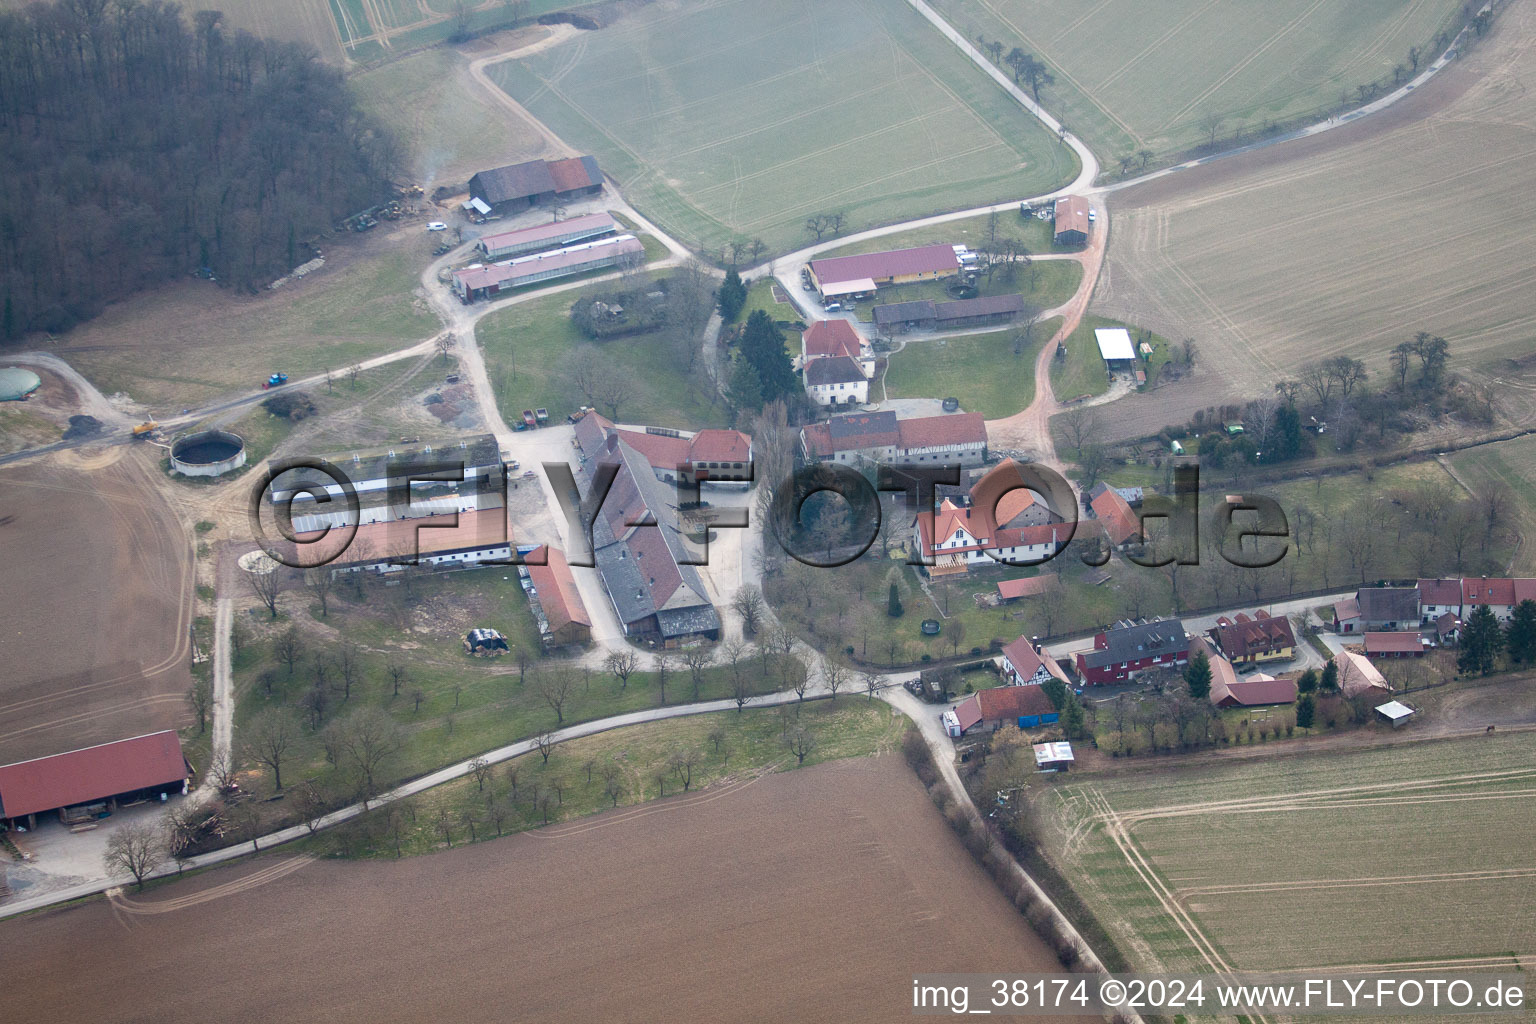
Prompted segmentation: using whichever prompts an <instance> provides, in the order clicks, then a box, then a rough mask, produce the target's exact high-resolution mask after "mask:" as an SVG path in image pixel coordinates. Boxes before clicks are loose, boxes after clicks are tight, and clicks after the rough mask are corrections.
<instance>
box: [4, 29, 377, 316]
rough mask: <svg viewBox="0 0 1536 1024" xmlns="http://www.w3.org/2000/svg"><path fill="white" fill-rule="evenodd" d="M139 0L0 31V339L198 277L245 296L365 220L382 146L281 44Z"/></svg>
mask: <svg viewBox="0 0 1536 1024" xmlns="http://www.w3.org/2000/svg"><path fill="white" fill-rule="evenodd" d="M221 18H222V15H220V14H219V13H218V12H217V11H199V12H197V14H196V15H195V16H194V17H193V20H192V23H191V24H188V22H187V21H186V20H185V19H184V18H183V17H182V13H181V9H180V8H179V7H177V6H176V5H174V4H168V3H162V2H159V0H152V2H149V3H138V2H136V0H117V2H109V0H59V2H56V3H53V4H38V5H34V6H31V7H28V8H27V9H26V10H24V11H21V12H16V13H4V14H0V176H3V180H4V181H5V183H6V189H5V191H4V194H3V195H0V337H5V338H13V337H17V336H19V335H20V334H22V333H24V332H26V331H29V330H48V331H59V330H64V329H67V328H68V327H70V326H72V325H73V324H75V323H77V322H79V321H80V320H83V319H87V318H89V317H91V316H94V315H96V314H97V313H99V312H100V311H101V309H102V308H103V307H104V306H105V304H106V303H108V302H110V301H112V300H114V299H119V298H122V297H124V296H126V295H128V294H131V293H132V292H134V291H137V290H139V289H142V288H144V287H146V286H149V285H151V284H154V283H155V282H158V281H162V280H165V279H167V278H170V277H174V276H179V275H182V274H188V273H194V272H197V271H198V270H199V269H201V268H205V267H206V268H208V270H209V271H211V272H212V274H213V275H214V276H216V277H217V279H218V280H219V281H220V282H221V283H224V284H232V285H235V286H237V287H252V286H255V285H258V284H260V283H264V282H265V281H267V280H270V279H272V278H275V277H278V276H280V275H281V274H283V273H284V272H286V271H287V270H288V269H290V268H291V267H293V266H295V265H296V264H298V263H301V262H303V261H304V260H305V259H307V258H309V253H308V250H307V249H305V248H304V246H303V241H304V240H305V239H308V238H312V237H314V235H315V234H316V233H317V232H319V231H322V230H324V229H326V228H328V227H329V226H330V225H331V224H332V223H333V222H335V221H336V220H337V219H339V218H341V217H344V216H346V215H347V214H349V213H351V212H353V211H355V210H357V209H360V208H363V207H366V206H369V205H371V204H372V203H373V202H374V201H375V199H376V197H378V196H379V195H380V194H381V192H382V190H383V189H384V188H385V187H386V185H387V182H388V179H389V177H390V175H391V173H392V172H393V171H394V169H395V161H396V155H395V154H396V151H395V146H394V144H393V141H392V140H391V138H390V137H389V136H388V135H387V134H386V133H385V132H384V131H383V130H382V129H381V128H380V127H379V126H378V125H376V124H374V123H372V122H371V121H370V120H369V119H368V118H367V117H366V116H365V115H364V114H363V113H362V112H361V111H360V110H359V109H358V107H357V106H356V104H355V103H354V102H353V98H352V96H351V94H350V93H349V92H348V90H347V87H346V84H345V82H344V80H343V79H342V76H341V75H340V73H339V72H337V71H335V70H333V69H331V68H328V67H326V66H325V65H324V64H322V63H320V61H319V59H318V58H317V57H316V56H315V55H314V54H313V53H312V52H310V51H308V50H306V49H304V48H303V47H299V46H296V45H293V44H290V43H277V42H272V41H269V40H264V39H258V38H256V37H254V36H251V35H249V34H247V33H245V32H235V33H225V32H224V31H222V30H221V29H220V27H219V25H220V21H221Z"/></svg>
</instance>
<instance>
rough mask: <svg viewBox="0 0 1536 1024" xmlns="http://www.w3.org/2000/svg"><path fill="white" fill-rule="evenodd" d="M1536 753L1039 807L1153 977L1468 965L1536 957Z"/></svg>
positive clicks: (1153, 783)
mask: <svg viewBox="0 0 1536 1024" xmlns="http://www.w3.org/2000/svg"><path fill="white" fill-rule="evenodd" d="M1533 755H1536V734H1531V733H1518V734H1499V735H1498V736H1489V737H1482V736H1478V737H1475V738H1465V739H1458V740H1448V741H1439V742H1424V743H1405V744H1400V745H1394V746H1390V747H1379V748H1374V749H1367V750H1354V751H1351V750H1334V751H1329V752H1328V753H1326V754H1317V755H1311V756H1307V755H1301V756H1293V757H1271V758H1265V759H1263V760H1258V761H1254V760H1246V761H1243V762H1237V761H1228V762H1223V763H1218V764H1215V765H1207V766H1203V767H1190V768H1177V767H1174V768H1168V769H1165V770H1157V771H1149V772H1145V773H1138V774H1120V775H1115V776H1111V777H1102V778H1097V779H1087V778H1081V777H1079V776H1076V775H1074V776H1072V777H1071V781H1066V780H1063V783H1064V784H1056V785H1052V784H1050V783H1046V784H1039V785H1038V790H1037V792H1036V793H1035V794H1034V795H1033V800H1034V802H1035V804H1036V806H1037V807H1038V808H1039V809H1040V810H1041V811H1042V814H1043V816H1044V818H1045V819H1046V820H1047V821H1048V827H1047V828H1046V830H1045V831H1046V834H1047V835H1049V836H1050V837H1051V838H1050V839H1049V841H1048V849H1049V856H1050V859H1051V861H1052V862H1053V863H1054V864H1055V865H1056V867H1057V869H1058V870H1060V871H1061V872H1062V873H1063V874H1064V875H1065V876H1066V877H1067V878H1068V880H1069V881H1070V883H1071V884H1072V886H1073V888H1074V889H1075V890H1076V891H1077V893H1078V894H1079V895H1080V896H1081V897H1082V898H1083V899H1084V901H1085V902H1086V903H1087V904H1088V905H1089V907H1090V908H1091V909H1092V911H1093V913H1094V914H1095V916H1096V917H1098V919H1099V921H1100V923H1102V924H1103V925H1104V926H1105V927H1106V928H1107V930H1108V931H1109V933H1110V934H1111V935H1112V936H1113V937H1114V938H1115V941H1116V942H1117V944H1118V945H1120V947H1121V950H1122V952H1124V953H1125V954H1126V956H1127V958H1128V959H1129V960H1130V961H1131V962H1132V963H1133V965H1134V967H1135V969H1137V970H1144V971H1170V972H1179V971H1197V970H1198V971H1207V970H1210V969H1211V961H1212V960H1220V961H1223V962H1225V963H1226V964H1228V965H1230V966H1231V967H1232V968H1233V969H1237V970H1285V969H1306V968H1315V967H1321V966H1327V965H1344V964H1351V965H1384V966H1385V965H1391V964H1397V963H1402V962H1404V961H1413V960H1441V959H1444V960H1448V961H1451V962H1452V963H1454V962H1455V961H1457V960H1462V959H1472V958H1477V957H1495V958H1507V957H1510V956H1511V955H1512V954H1518V955H1529V954H1531V953H1532V952H1536V945H1533V939H1532V933H1531V931H1530V929H1529V928H1528V927H1527V926H1526V924H1525V922H1526V921H1528V920H1529V917H1530V915H1531V914H1532V913H1533V912H1536V886H1532V884H1531V878H1532V876H1533V873H1536V869H1533V868H1532V867H1531V862H1530V856H1529V850H1528V844H1527V843H1526V842H1524V840H1523V838H1517V837H1524V836H1527V835H1530V834H1531V833H1532V831H1533V830H1536V803H1533V802H1532V801H1531V799H1530V797H1529V795H1528V794H1529V793H1530V785H1531V782H1532V780H1533V778H1536V769H1533V768H1532V758H1533ZM1110 823H1113V824H1114V825H1116V826H1118V829H1119V830H1123V831H1121V832H1120V834H1119V836H1118V839H1119V841H1118V842H1117V837H1116V835H1115V834H1114V832H1115V831H1116V830H1115V829H1111V828H1109V827H1108V826H1109V824H1110ZM1173 907H1176V908H1177V910H1176V911H1175V910H1172V909H1171V908H1173ZM1202 947H1203V948H1204V949H1205V951H1206V952H1205V953H1202V952H1201V951H1200V950H1201V948H1202ZM1505 966H1513V962H1512V961H1507V960H1506V961H1505ZM1357 969H1361V970H1365V969H1367V968H1366V967H1365V966H1361V967H1360V968H1357ZM1495 969H1496V968H1495Z"/></svg>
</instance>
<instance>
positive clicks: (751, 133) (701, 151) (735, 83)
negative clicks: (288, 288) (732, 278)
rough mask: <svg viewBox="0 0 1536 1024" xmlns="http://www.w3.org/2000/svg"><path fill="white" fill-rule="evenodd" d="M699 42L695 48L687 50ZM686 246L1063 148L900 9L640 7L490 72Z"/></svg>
mask: <svg viewBox="0 0 1536 1024" xmlns="http://www.w3.org/2000/svg"><path fill="white" fill-rule="evenodd" d="M701 40H703V41H707V44H704V45H701ZM487 70H488V71H489V73H490V74H491V77H492V78H493V80H495V81H496V82H497V83H498V84H499V85H500V86H501V87H502V88H503V89H505V90H506V92H507V93H508V94H509V95H510V96H511V97H512V98H513V99H515V100H517V101H518V102H519V103H521V104H522V105H523V106H524V107H525V108H527V109H528V111H529V112H530V113H532V115H533V116H534V117H536V118H538V119H539V120H541V121H543V122H544V123H545V124H546V125H548V126H549V127H550V128H551V129H552V130H553V131H554V132H555V133H556V134H557V135H559V136H560V137H561V138H562V139H564V140H565V141H566V142H567V143H569V144H570V145H572V146H575V147H577V148H578V149H579V150H581V151H582V152H590V153H593V154H595V155H596V156H597V158H598V162H599V163H600V164H601V165H602V167H603V170H604V171H605V172H607V173H608V174H609V175H611V176H612V177H613V178H614V180H615V181H617V182H618V184H619V187H620V188H621V189H622V190H623V192H624V195H625V197H626V198H628V199H629V201H630V202H632V203H634V205H635V206H636V207H637V208H638V209H639V210H640V211H641V212H643V213H645V214H646V215H647V216H649V217H651V218H653V219H654V220H655V221H656V222H657V223H658V224H659V225H660V226H661V227H662V228H663V229H664V230H666V231H668V232H669V233H670V234H672V235H673V236H674V237H676V238H677V239H679V240H680V241H682V242H683V243H684V244H686V245H688V246H690V247H691V248H696V249H703V250H706V251H709V250H714V249H718V247H719V246H720V245H722V244H723V243H726V242H729V241H730V240H731V239H733V238H761V239H762V240H763V241H764V242H766V243H767V245H768V248H769V250H770V251H771V252H783V251H785V250H787V249H792V248H795V247H796V246H798V245H800V244H803V243H804V242H805V241H807V240H809V236H808V235H807V234H806V232H805V228H804V223H805V220H806V218H807V217H810V216H813V215H817V214H824V213H836V212H842V213H844V214H845V215H846V221H845V224H844V230H845V231H854V230H858V229H860V228H866V227H870V226H873V225H877V224H884V223H889V222H892V221H899V220H904V219H908V218H912V217H917V216H921V215H924V214H929V213H937V212H941V211H946V210H953V209H963V208H965V207H966V206H972V205H980V204H983V203H993V202H1001V201H1005V200H1010V199H1019V198H1023V197H1025V196H1029V195H1035V194H1039V193H1041V192H1046V191H1049V190H1050V189H1051V188H1053V187H1055V186H1056V185H1059V184H1061V183H1062V182H1065V181H1067V180H1069V179H1070V178H1071V177H1072V176H1073V174H1075V173H1076V170H1077V166H1076V161H1075V158H1074V157H1073V156H1072V155H1071V152H1070V151H1069V150H1068V149H1067V148H1066V147H1065V146H1063V145H1062V144H1061V143H1060V142H1058V141H1057V139H1056V138H1055V137H1054V136H1053V135H1052V134H1051V133H1050V132H1048V131H1047V130H1046V129H1045V128H1044V127H1043V126H1042V125H1041V124H1040V123H1039V122H1038V121H1037V120H1035V119H1034V118H1033V117H1032V116H1031V115H1030V114H1029V113H1028V112H1027V111H1025V110H1024V109H1022V108H1021V107H1020V106H1019V105H1018V104H1017V103H1016V102H1014V100H1013V99H1012V98H1011V97H1009V96H1008V95H1007V94H1006V93H1005V92H1003V90H1001V89H1000V88H998V86H997V85H996V84H995V83H993V82H991V81H989V80H987V79H986V78H985V77H984V76H983V75H982V74H981V72H980V71H979V70H978V69H977V68H976V67H975V66H974V65H972V64H971V63H970V62H969V60H967V59H966V57H965V56H964V55H963V54H962V53H961V52H960V51H959V50H958V49H956V48H955V47H954V46H953V45H952V44H951V43H949V42H948V41H947V40H946V39H944V37H943V36H941V35H940V34H939V33H938V32H937V31H935V30H934V29H933V27H932V26H930V25H929V24H928V23H927V22H926V21H924V20H923V19H922V18H921V17H920V16H919V15H918V14H917V13H916V12H914V11H913V10H912V9H911V8H909V7H908V6H907V5H905V4H884V3H874V2H871V0H831V2H825V3H811V2H809V0H767V2H746V0H730V2H725V3H716V4H708V5H672V4H654V5H651V6H647V7H643V8H641V9H639V10H637V11H636V12H634V13H633V14H631V15H629V16H627V17H625V18H623V19H621V20H619V21H617V22H616V23H614V24H612V25H610V26H608V27H606V28H604V29H602V30H600V31H597V32H586V33H582V34H580V35H578V36H577V37H576V38H575V39H573V40H570V41H569V42H566V43H563V44H561V45H559V46H554V47H551V48H549V49H547V50H544V51H542V52H539V53H537V54H532V55H529V56H528V57H526V58H524V59H522V60H517V61H509V62H505V63H502V64H498V65H494V66H492V67H491V68H488V69H487Z"/></svg>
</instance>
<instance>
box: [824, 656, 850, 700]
mask: <svg viewBox="0 0 1536 1024" xmlns="http://www.w3.org/2000/svg"><path fill="white" fill-rule="evenodd" d="M821 665H822V668H821V681H822V683H823V684H824V685H825V686H826V688H827V692H828V693H830V694H831V695H832V703H834V704H836V703H837V695H838V692H839V691H841V690H842V689H843V688H844V687H845V686H847V685H848V682H849V679H850V677H851V676H852V675H853V671H852V670H851V669H850V668H849V667H848V666H847V664H846V663H844V662H843V661H842V660H840V659H838V658H824V659H822V663H821Z"/></svg>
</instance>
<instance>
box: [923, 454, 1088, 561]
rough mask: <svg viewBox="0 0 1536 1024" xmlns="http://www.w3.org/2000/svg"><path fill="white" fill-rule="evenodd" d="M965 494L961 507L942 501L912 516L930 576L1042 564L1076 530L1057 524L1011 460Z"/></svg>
mask: <svg viewBox="0 0 1536 1024" xmlns="http://www.w3.org/2000/svg"><path fill="white" fill-rule="evenodd" d="M970 498H971V504H970V505H969V506H968V507H965V508H961V507H960V506H958V505H956V504H955V503H954V502H952V501H949V500H947V499H946V500H945V501H944V503H943V504H941V505H940V506H939V509H938V511H937V512H919V513H918V514H917V518H916V520H915V521H914V522H913V524H912V538H913V543H914V544H915V545H916V546H917V550H918V552H919V553H920V554H921V555H922V558H923V564H924V565H926V566H927V572H928V574H929V575H930V576H944V575H949V574H953V573H963V572H967V571H969V569H970V567H971V566H973V565H974V566H985V565H992V564H995V563H997V562H1002V563H1004V564H1009V565H1029V564H1034V563H1038V562H1042V561H1045V560H1046V559H1048V558H1050V557H1051V556H1052V555H1054V554H1055V553H1056V552H1057V551H1058V550H1060V548H1061V546H1062V545H1064V544H1066V543H1067V542H1068V541H1070V540H1071V539H1072V536H1073V532H1074V531H1075V530H1076V528H1077V524H1076V523H1068V522H1062V521H1061V516H1059V515H1058V514H1057V513H1056V511H1055V510H1054V509H1052V508H1051V507H1050V506H1049V505H1048V504H1046V501H1045V498H1044V497H1043V496H1042V495H1040V494H1038V493H1036V492H1035V491H1033V490H1031V489H1030V488H1029V487H1028V486H1027V485H1026V483H1025V482H1024V479H1023V476H1022V475H1021V474H1020V472H1019V466H1018V463H1016V462H1014V461H1013V460H1012V459H1005V460H1003V461H1002V462H1000V463H998V464H997V465H996V466H994V467H993V468H992V469H990V470H988V471H987V473H986V475H985V476H983V477H982V478H981V479H980V480H978V481H977V482H976V485H975V486H974V487H972V488H971V493H970Z"/></svg>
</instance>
